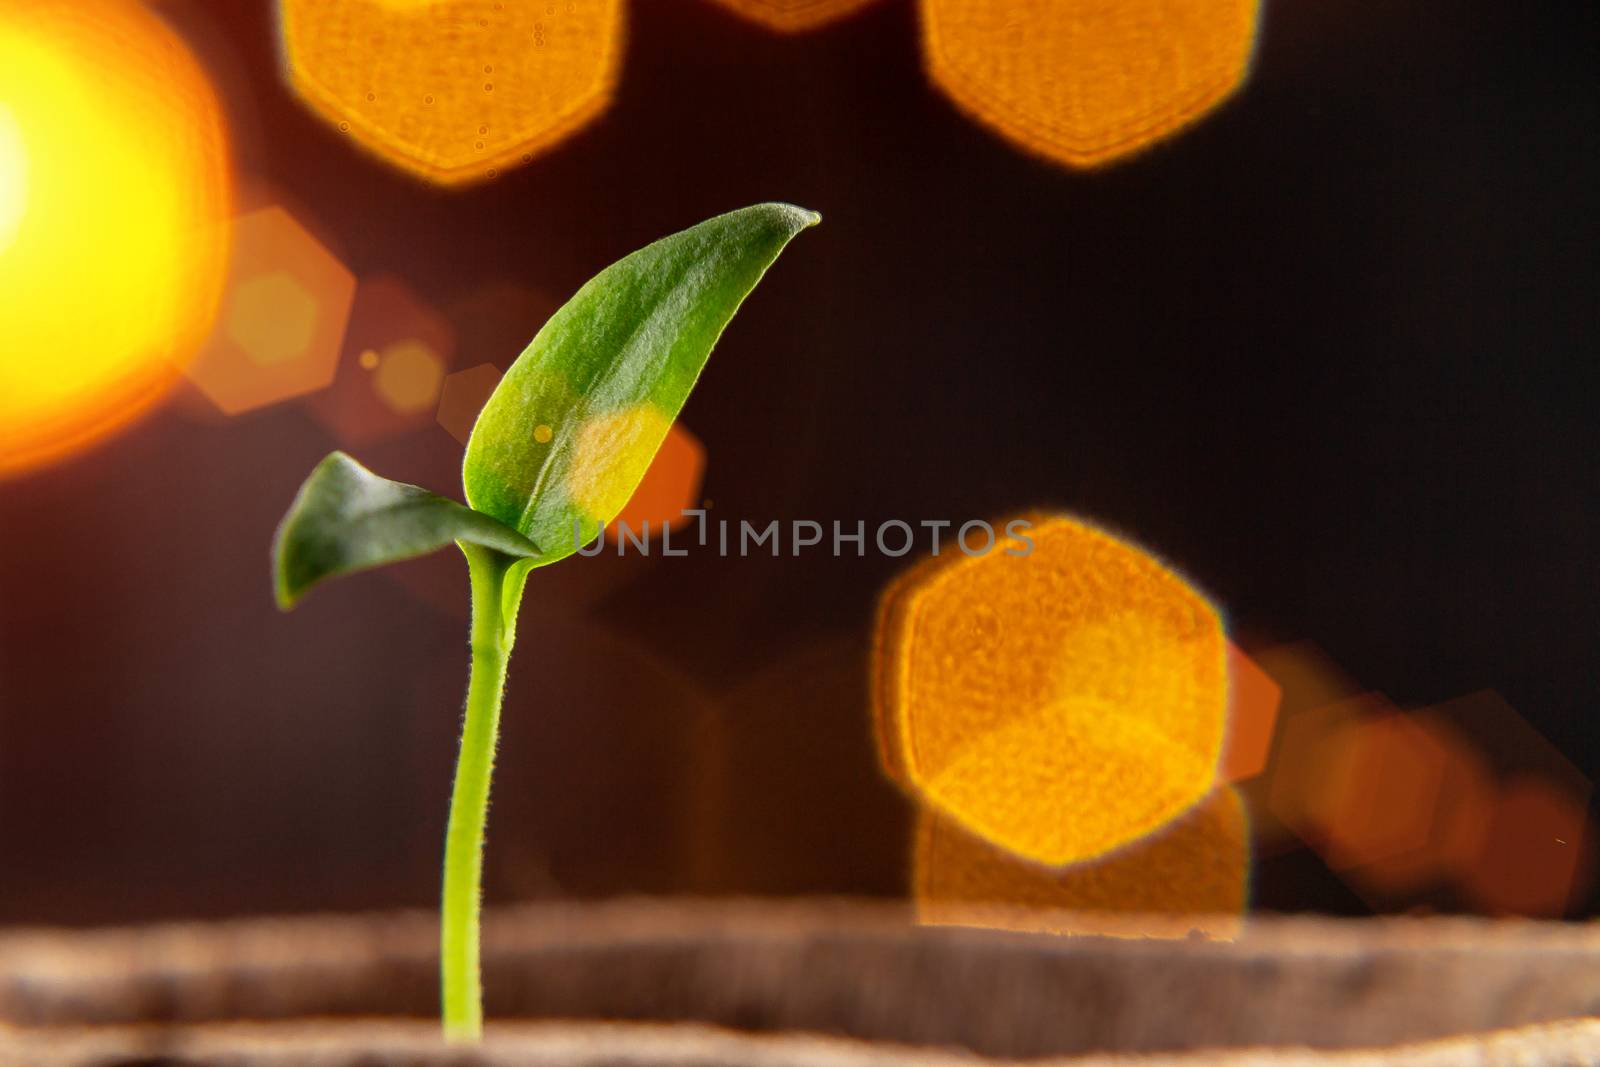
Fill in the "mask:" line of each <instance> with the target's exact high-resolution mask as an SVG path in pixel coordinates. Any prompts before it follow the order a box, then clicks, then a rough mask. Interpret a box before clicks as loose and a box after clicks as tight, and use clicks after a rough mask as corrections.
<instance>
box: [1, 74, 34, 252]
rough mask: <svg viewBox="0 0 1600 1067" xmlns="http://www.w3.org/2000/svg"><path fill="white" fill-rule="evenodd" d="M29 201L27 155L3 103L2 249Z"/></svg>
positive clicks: (13, 232)
mask: <svg viewBox="0 0 1600 1067" xmlns="http://www.w3.org/2000/svg"><path fill="white" fill-rule="evenodd" d="M27 205H28V157H27V155H26V154H24V152H23V149H22V131H21V130H20V129H18V127H17V120H16V119H15V118H13V117H12V115H11V109H10V108H9V107H6V106H5V105H4V104H0V253H3V252H5V250H6V248H7V247H9V246H10V244H11V238H12V237H13V236H14V235H15V234H16V232H17V224H18V223H20V222H21V221H22V211H23V209H24V208H25V207H27Z"/></svg>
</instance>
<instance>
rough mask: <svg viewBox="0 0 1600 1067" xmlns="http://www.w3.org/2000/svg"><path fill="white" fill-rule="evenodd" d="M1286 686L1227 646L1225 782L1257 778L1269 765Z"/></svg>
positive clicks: (1223, 775)
mask: <svg viewBox="0 0 1600 1067" xmlns="http://www.w3.org/2000/svg"><path fill="white" fill-rule="evenodd" d="M1282 701H1283V687H1282V686H1280V685H1278V683H1277V682H1275V681H1273V680H1272V676H1271V675H1269V674H1268V673H1267V672H1266V671H1264V670H1262V669H1261V668H1260V667H1259V666H1258V665H1257V664H1256V662H1255V660H1253V659H1251V658H1250V657H1249V656H1247V655H1245V654H1244V653H1243V652H1241V651H1239V649H1237V648H1236V647H1234V646H1233V644H1232V643H1230V644H1229V645H1228V741H1227V745H1226V747H1225V748H1224V749H1223V752H1222V766H1221V768H1220V771H1219V773H1220V774H1221V777H1222V780H1223V781H1225V782H1242V781H1244V780H1245V779H1246V778H1254V777H1255V776H1256V775H1258V774H1260V773H1261V772H1262V770H1264V769H1265V768H1266V766H1267V755H1268V753H1269V752H1271V750H1272V731H1273V728H1274V727H1275V726H1276V724H1277V721H1278V705H1279V704H1280V703H1282Z"/></svg>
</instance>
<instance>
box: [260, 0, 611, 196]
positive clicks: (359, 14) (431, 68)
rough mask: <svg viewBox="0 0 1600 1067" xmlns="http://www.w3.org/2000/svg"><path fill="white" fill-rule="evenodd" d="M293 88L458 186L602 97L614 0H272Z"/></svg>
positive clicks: (578, 116)
mask: <svg viewBox="0 0 1600 1067" xmlns="http://www.w3.org/2000/svg"><path fill="white" fill-rule="evenodd" d="M279 10H280V12H281V18H282V28H283V53H284V59H285V63H286V66H287V74H288V79H289V83H290V85H291V86H292V87H293V89H294V90H295V91H296V92H298V93H299V94H300V95H301V96H302V97H304V98H305V100H306V102H307V103H309V104H310V105H311V106H312V107H313V108H315V109H316V110H317V111H319V112H321V113H322V114H323V115H324V116H325V117H326V118H327V119H328V120H329V121H330V122H332V123H333V124H334V125H336V126H337V127H338V128H339V130H340V131H342V132H344V133H346V134H348V135H349V136H350V137H351V138H352V139H354V140H355V141H356V142H358V143H359V144H360V145H362V146H363V147H364V148H366V149H367V150H369V151H371V152H373V153H374V154H376V155H377V156H379V157H381V158H383V159H384V160H386V161H388V162H390V163H392V164H395V165H396V166H399V167H401V168H403V169H405V170H408V171H410V172H412V173H413V174H416V175H418V176H419V177H422V178H424V179H427V180H429V181H434V182H440V183H443V184H450V185H454V184H461V183H465V182H472V181H479V180H482V179H484V178H493V177H495V176H496V175H497V174H499V173H500V172H501V171H503V170H506V169H508V168H510V167H512V166H515V165H517V164H518V163H521V162H527V161H528V160H530V159H532V158H533V156H534V155H536V154H538V153H539V152H541V151H543V150H544V149H546V148H548V147H550V146H551V145H554V144H556V143H557V142H559V141H561V140H563V139H565V138H566V137H567V136H569V135H570V134H572V133H573V132H574V131H576V130H578V129H580V128H581V127H583V126H584V125H585V124H587V123H588V122H589V121H590V120H591V119H593V118H594V117H595V116H596V115H598V114H599V113H600V111H602V110H603V109H604V108H605V106H606V105H607V104H608V103H609V102H610V99H611V93H612V88H613V86H614V84H615V82H616V76H617V68H618V65H619V61H620V58H621V55H622V44H623V36H624V28H623V8H622V3H621V0H563V2H562V3H560V4H545V3H542V2H536V0H514V2H502V0H431V2H430V0H347V2H342V3H329V2H327V0H281V3H280V5H279Z"/></svg>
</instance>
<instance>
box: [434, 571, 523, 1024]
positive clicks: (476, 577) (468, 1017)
mask: <svg viewBox="0 0 1600 1067" xmlns="http://www.w3.org/2000/svg"><path fill="white" fill-rule="evenodd" d="M461 550H462V551H463V552H465V553H466V556H467V569H468V571H469V573H470V574H471V577H472V681H471V683H470V684H469V686H468V688H467V710H466V719H465V723H464V725H463V727H462V731H461V753H460V755H459V757H457V761H456V780H455V788H454V790H453V791H452V793H451V795H450V827H449V830H448V831H447V832H446V835H445V851H444V895H443V903H442V905H441V908H440V930H439V981H440V992H441V997H442V1002H443V1004H442V1006H443V1014H444V1032H445V1037H446V1038H447V1039H449V1040H451V1041H467V1042H470V1041H477V1040H478V1039H479V1038H480V1037H481V1036H482V1034H483V987H482V980H481V977H480V974H479V963H478V943H479V915H480V911H481V900H482V884H483V837H484V826H485V824H486V822H487V821H488V815H489V781H490V778H491V777H492V775H493V774H494V749H495V742H496V739H497V737H498V736H499V732H500V700H501V695H502V693H503V692H504V689H505V680H506V662H507V660H508V659H509V658H510V656H511V646H512V643H513V642H514V641H515V640H516V616H517V604H518V602H519V601H520V600H521V596H522V583H523V581H524V580H525V578H526V577H527V569H526V567H524V566H519V565H518V563H517V561H515V560H513V559H512V558H511V557H509V556H506V555H503V554H502V553H499V552H496V551H495V550H493V549H489V548H484V547H482V546H479V545H472V544H466V543H463V544H462V545H461Z"/></svg>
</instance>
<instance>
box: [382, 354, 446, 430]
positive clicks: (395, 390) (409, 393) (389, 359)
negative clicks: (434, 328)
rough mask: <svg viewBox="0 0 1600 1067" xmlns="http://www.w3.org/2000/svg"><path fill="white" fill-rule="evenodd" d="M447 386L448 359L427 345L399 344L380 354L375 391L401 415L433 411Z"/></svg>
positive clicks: (389, 406)
mask: <svg viewBox="0 0 1600 1067" xmlns="http://www.w3.org/2000/svg"><path fill="white" fill-rule="evenodd" d="M443 383H444V360H443V359H441V358H440V356H439V353H438V352H435V351H434V350H433V348H432V347H431V346H430V345H429V344H428V343H427V342H426V341H420V340H417V339H416V338H409V339H407V340H404V341H397V342H395V343H394V344H392V345H389V346H388V347H386V348H385V349H384V350H383V351H382V352H379V353H378V368H377V370H376V371H374V372H373V379H372V388H373V391H374V392H376V393H377V394H378V398H379V399H380V400H382V401H383V403H384V404H385V405H386V406H387V407H388V408H389V409H390V410H391V411H393V412H394V413H395V414H397V415H417V414H421V413H422V412H430V413H431V412H433V411H435V410H436V408H435V405H436V404H437V402H438V400H439V387H440V386H441V385H442V384H443Z"/></svg>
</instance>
